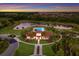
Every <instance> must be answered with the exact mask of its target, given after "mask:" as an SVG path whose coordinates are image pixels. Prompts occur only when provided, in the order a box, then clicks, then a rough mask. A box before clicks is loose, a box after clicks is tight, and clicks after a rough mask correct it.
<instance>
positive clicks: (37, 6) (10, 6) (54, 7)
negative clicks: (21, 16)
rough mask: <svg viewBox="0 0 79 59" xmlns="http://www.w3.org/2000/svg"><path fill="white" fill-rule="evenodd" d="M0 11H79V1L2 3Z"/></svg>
mask: <svg viewBox="0 0 79 59" xmlns="http://www.w3.org/2000/svg"><path fill="white" fill-rule="evenodd" d="M0 12H79V3H1V4H0Z"/></svg>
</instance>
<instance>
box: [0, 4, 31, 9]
mask: <svg viewBox="0 0 79 59" xmlns="http://www.w3.org/2000/svg"><path fill="white" fill-rule="evenodd" d="M27 8H32V6H29V5H27V6H26V5H16V4H11V5H10V4H4V5H0V10H1V9H27Z"/></svg>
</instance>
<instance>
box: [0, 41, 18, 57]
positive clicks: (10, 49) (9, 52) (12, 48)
mask: <svg viewBox="0 0 79 59" xmlns="http://www.w3.org/2000/svg"><path fill="white" fill-rule="evenodd" d="M18 47H19V43H18V42H16V43H13V44H10V45H9V47H8V48H7V49H6V50H5V51H4V52H3V53H2V54H1V55H0V56H13V55H14V53H15V51H16V49H17V48H18Z"/></svg>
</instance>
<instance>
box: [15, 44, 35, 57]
mask: <svg viewBox="0 0 79 59" xmlns="http://www.w3.org/2000/svg"><path fill="white" fill-rule="evenodd" d="M33 51H34V46H32V45H27V44H24V43H20V44H19V48H18V49H17V50H16V52H15V56H29V55H32V54H33Z"/></svg>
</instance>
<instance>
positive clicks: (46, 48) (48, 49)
mask: <svg viewBox="0 0 79 59" xmlns="http://www.w3.org/2000/svg"><path fill="white" fill-rule="evenodd" d="M43 54H44V55H46V56H54V55H55V54H54V52H53V51H52V49H51V45H46V46H43Z"/></svg>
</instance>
